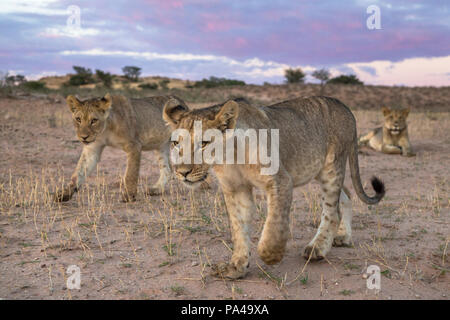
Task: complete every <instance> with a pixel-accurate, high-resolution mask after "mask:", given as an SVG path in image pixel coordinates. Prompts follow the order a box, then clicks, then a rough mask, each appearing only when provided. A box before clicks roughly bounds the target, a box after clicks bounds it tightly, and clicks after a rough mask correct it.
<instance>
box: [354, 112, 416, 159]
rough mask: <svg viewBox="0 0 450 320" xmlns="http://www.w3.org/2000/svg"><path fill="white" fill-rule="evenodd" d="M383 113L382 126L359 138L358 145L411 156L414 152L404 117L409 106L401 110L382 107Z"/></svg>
mask: <svg viewBox="0 0 450 320" xmlns="http://www.w3.org/2000/svg"><path fill="white" fill-rule="evenodd" d="M382 111H383V115H384V126H383V127H382V128H381V127H380V128H376V129H374V130H372V131H371V132H369V133H368V134H366V135H364V136H362V137H360V138H359V141H358V145H359V146H369V147H370V148H372V149H374V150H376V151H380V152H383V153H388V154H401V155H402V156H406V157H412V156H415V155H416V154H415V153H414V152H413V151H412V149H411V143H410V142H409V137H408V125H407V124H406V118H407V117H408V114H409V108H406V109H401V110H391V109H389V108H386V107H383V108H382Z"/></svg>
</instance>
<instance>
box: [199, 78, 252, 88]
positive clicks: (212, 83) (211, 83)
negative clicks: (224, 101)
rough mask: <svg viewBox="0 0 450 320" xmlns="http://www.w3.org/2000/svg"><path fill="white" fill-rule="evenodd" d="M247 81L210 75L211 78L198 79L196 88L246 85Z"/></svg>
mask: <svg viewBox="0 0 450 320" xmlns="http://www.w3.org/2000/svg"><path fill="white" fill-rule="evenodd" d="M244 85H245V82H244V81H241V80H233V79H226V78H217V77H209V79H203V80H201V81H197V82H196V83H195V84H194V88H216V87H225V86H244Z"/></svg>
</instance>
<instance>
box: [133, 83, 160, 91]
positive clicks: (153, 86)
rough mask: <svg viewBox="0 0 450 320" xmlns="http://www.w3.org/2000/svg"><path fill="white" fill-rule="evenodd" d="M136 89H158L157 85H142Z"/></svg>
mask: <svg viewBox="0 0 450 320" xmlns="http://www.w3.org/2000/svg"><path fill="white" fill-rule="evenodd" d="M138 87H139V88H141V89H148V90H156V89H158V84H157V83H142V84H140V85H139V86H138Z"/></svg>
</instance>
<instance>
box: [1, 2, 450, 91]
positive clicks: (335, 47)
mask: <svg viewBox="0 0 450 320" xmlns="http://www.w3.org/2000/svg"><path fill="white" fill-rule="evenodd" d="M370 5H376V6H378V7H379V8H380V13H381V29H374V30H370V29H368V28H367V24H366V20H367V19H368V18H369V16H370V14H368V13H367V8H368V6H370ZM69 6H77V7H79V9H80V22H81V24H80V28H77V27H76V21H77V19H73V17H74V16H73V15H72V16H71V13H74V12H75V11H76V10H75V11H73V10H71V9H68V8H69ZM449 9H450V5H449V2H448V1H447V0H427V1H415V0H409V1H407V0H399V1H395V0H393V1H388V0H341V1H329V0H320V1H319V0H270V1H269V0H267V1H266V0H160V1H159V0H139V1H130V0H118V1H116V0H115V1H110V0H108V1H107V0H90V1H76V0H68V1H66V0H1V1H0V30H1V31H0V43H1V45H0V70H1V71H10V72H11V73H20V74H25V75H27V76H28V77H30V78H38V77H40V76H42V75H54V74H66V73H69V72H71V71H72V66H73V65H81V66H85V67H89V68H91V69H93V70H94V69H102V70H106V71H110V72H112V73H116V74H120V73H121V68H122V67H123V66H125V65H135V66H139V67H141V68H142V70H143V74H144V75H163V76H169V77H176V78H183V79H192V80H198V79H202V78H205V77H209V76H218V77H227V78H234V79H242V80H245V81H246V82H249V83H263V82H264V81H268V82H273V83H281V82H282V81H283V71H284V69H286V68H288V67H301V68H302V69H303V70H304V71H306V72H308V73H311V72H312V71H313V70H315V69H320V68H328V69H330V70H331V71H332V74H333V75H338V74H350V73H352V74H356V75H357V76H358V77H359V78H360V79H362V80H363V81H364V82H365V83H368V84H383V85H408V86H416V85H417V86H422V85H432V86H443V85H446V86H449V85H450V10H449ZM71 17H72V18H71ZM74 25H75V26H74ZM308 80H310V79H308ZM311 81H312V80H311Z"/></svg>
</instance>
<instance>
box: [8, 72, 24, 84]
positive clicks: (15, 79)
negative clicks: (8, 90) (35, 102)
mask: <svg viewBox="0 0 450 320" xmlns="http://www.w3.org/2000/svg"><path fill="white" fill-rule="evenodd" d="M4 81H5V85H6V86H9V87H12V86H20V85H21V84H22V83H24V82H26V81H27V80H26V79H25V76H23V75H21V74H17V75H9V74H8V73H7V74H6V76H5V78H4Z"/></svg>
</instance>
